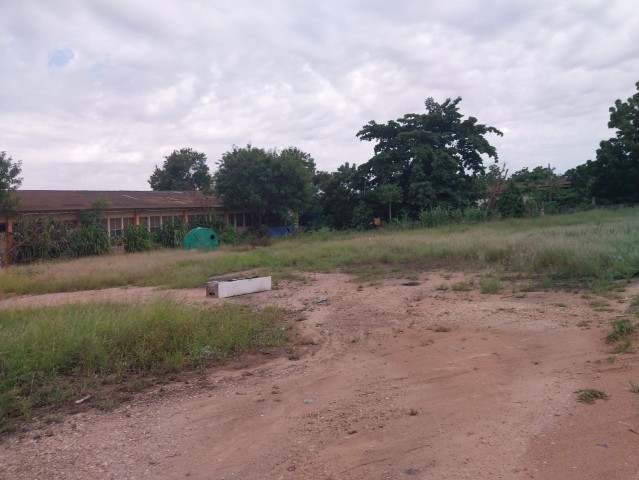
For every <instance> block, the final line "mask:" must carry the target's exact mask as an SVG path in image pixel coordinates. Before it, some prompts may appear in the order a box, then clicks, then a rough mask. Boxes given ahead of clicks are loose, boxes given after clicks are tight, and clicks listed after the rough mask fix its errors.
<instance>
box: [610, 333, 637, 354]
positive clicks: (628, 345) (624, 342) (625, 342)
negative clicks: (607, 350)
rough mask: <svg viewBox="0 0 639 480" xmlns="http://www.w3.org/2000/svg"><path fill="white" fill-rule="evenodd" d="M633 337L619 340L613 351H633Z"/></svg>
mask: <svg viewBox="0 0 639 480" xmlns="http://www.w3.org/2000/svg"><path fill="white" fill-rule="evenodd" d="M632 347H633V344H632V338H630V337H626V338H623V339H621V340H619V341H618V342H617V343H616V344H615V346H614V347H613V348H612V353H631V352H632Z"/></svg>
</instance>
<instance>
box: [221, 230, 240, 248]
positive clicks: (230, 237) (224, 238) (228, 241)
mask: <svg viewBox="0 0 639 480" xmlns="http://www.w3.org/2000/svg"><path fill="white" fill-rule="evenodd" d="M219 235H220V244H221V245H235V244H237V243H240V241H241V240H242V236H241V235H240V234H239V233H237V230H235V228H233V227H226V228H223V229H222V230H221V231H220V232H219Z"/></svg>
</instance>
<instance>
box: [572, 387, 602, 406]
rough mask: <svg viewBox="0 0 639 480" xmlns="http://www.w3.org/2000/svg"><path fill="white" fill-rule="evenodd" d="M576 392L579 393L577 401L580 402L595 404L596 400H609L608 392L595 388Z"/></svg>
mask: <svg viewBox="0 0 639 480" xmlns="http://www.w3.org/2000/svg"><path fill="white" fill-rule="evenodd" d="M575 393H577V401H578V402H579V403H587V404H593V403H595V400H599V399H601V400H608V394H607V393H606V392H604V391H602V390H597V389H595V388H586V389H584V390H577V392H575Z"/></svg>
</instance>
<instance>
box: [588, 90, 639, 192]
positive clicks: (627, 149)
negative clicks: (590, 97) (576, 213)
mask: <svg viewBox="0 0 639 480" xmlns="http://www.w3.org/2000/svg"><path fill="white" fill-rule="evenodd" d="M635 86H636V88H637V93H635V94H634V95H633V96H632V97H630V98H628V100H627V101H625V102H622V101H621V100H617V101H615V104H614V105H613V106H612V107H610V109H609V110H610V121H609V122H608V128H613V129H616V133H615V137H613V138H610V139H608V140H604V141H602V142H601V143H600V144H599V149H598V150H597V158H596V160H595V161H594V162H592V163H589V165H588V168H589V170H590V173H591V176H592V184H591V189H592V194H593V195H594V196H595V197H596V198H597V201H599V202H604V203H637V202H639V82H637V83H636V84H635Z"/></svg>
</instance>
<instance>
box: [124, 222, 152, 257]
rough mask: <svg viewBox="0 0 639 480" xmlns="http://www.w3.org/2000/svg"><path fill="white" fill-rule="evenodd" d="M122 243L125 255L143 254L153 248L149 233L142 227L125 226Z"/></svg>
mask: <svg viewBox="0 0 639 480" xmlns="http://www.w3.org/2000/svg"><path fill="white" fill-rule="evenodd" d="M122 243H123V245H124V251H125V252H127V253H133V252H145V251H147V250H151V248H153V238H152V236H151V232H149V231H148V230H147V229H146V227H144V226H142V225H127V226H125V227H124V230H122Z"/></svg>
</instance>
